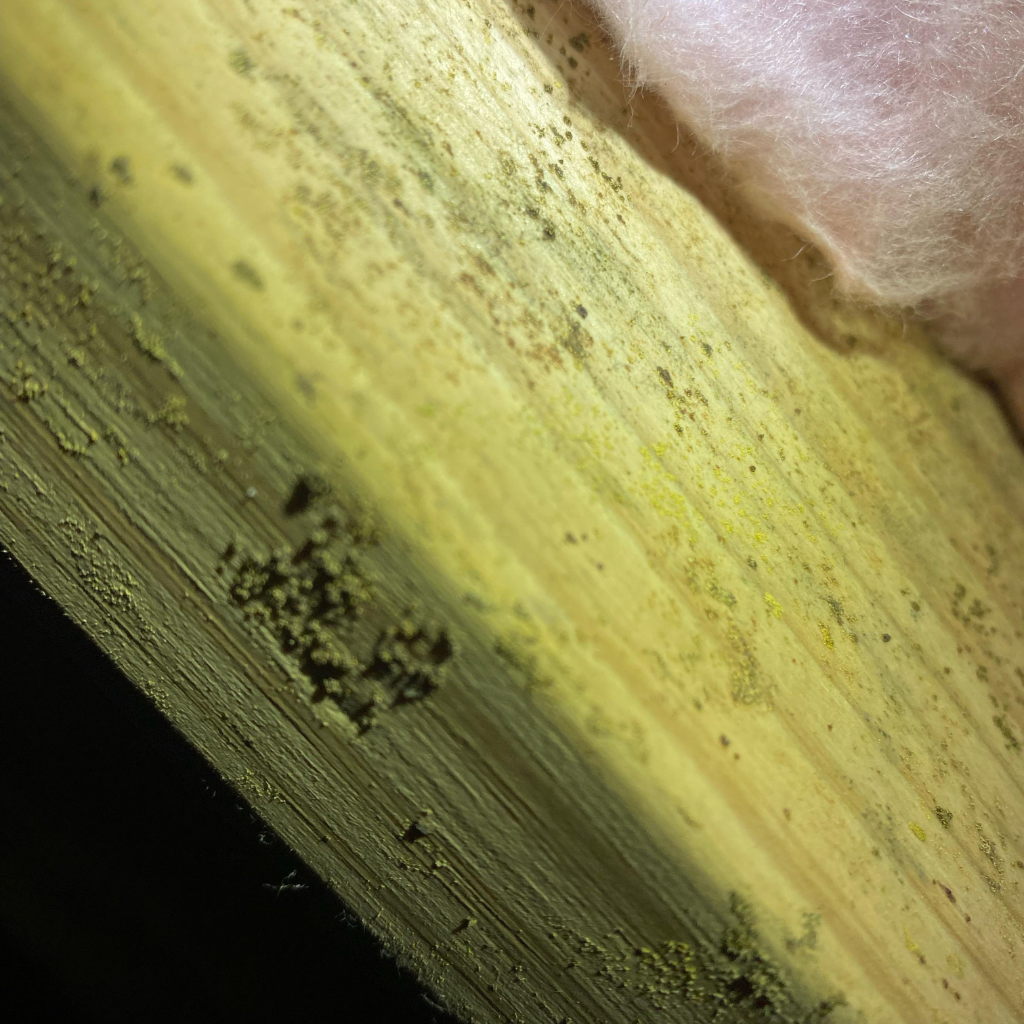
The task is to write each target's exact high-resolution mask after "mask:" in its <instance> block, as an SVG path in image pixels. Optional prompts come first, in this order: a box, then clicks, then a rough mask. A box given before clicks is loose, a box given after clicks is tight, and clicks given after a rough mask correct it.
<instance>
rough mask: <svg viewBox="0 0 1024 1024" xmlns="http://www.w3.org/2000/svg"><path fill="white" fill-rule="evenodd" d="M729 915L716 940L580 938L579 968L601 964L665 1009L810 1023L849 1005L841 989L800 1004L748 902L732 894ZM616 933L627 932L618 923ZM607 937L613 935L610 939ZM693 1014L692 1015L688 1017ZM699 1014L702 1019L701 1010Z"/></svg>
mask: <svg viewBox="0 0 1024 1024" xmlns="http://www.w3.org/2000/svg"><path fill="white" fill-rule="evenodd" d="M729 910H730V915H731V921H730V923H728V924H727V925H726V926H725V927H723V929H722V931H721V933H720V935H719V938H718V940H717V941H716V942H709V941H705V940H698V941H697V942H696V943H695V944H692V945H691V944H690V943H688V942H680V941H676V940H669V941H666V942H662V943H660V944H658V945H657V946H654V947H650V946H639V947H633V948H631V949H630V948H627V949H625V950H623V949H621V948H620V949H619V950H616V949H613V948H609V947H608V946H605V945H603V944H602V943H598V942H595V941H594V940H593V939H590V938H583V939H581V940H580V941H579V946H578V948H579V952H580V955H581V958H582V959H579V960H576V961H574V962H573V964H572V965H571V966H573V967H574V968H582V969H588V968H592V967H593V965H594V964H596V963H597V962H598V961H603V963H602V965H601V966H600V967H599V968H598V969H597V974H598V976H602V977H606V978H608V979H609V980H614V981H615V982H616V983H617V984H618V985H619V986H621V987H624V988H627V989H629V990H630V991H631V992H633V993H634V994H635V995H636V996H637V997H638V998H640V999H642V1000H643V1001H644V1002H647V1003H649V1004H650V1006H651V1007H652V1009H654V1010H657V1011H660V1012H672V1011H676V1012H679V1011H680V1010H682V1009H683V1007H684V1006H685V1007H688V1008H689V1010H690V1012H692V1010H693V1009H694V1008H695V1006H696V1005H700V1006H703V1007H706V1008H707V1010H708V1013H709V1016H710V1019H712V1020H723V1021H730V1020H750V1019H753V1016H754V1015H756V1017H757V1019H758V1020H764V1021H766V1022H774V1024H811V1022H815V1021H825V1020H827V1019H828V1018H829V1017H830V1015H831V1013H832V1011H833V1010H835V1009H837V1008H838V1007H840V1006H844V1005H846V1000H845V999H844V998H843V996H841V995H835V996H832V997H831V998H829V999H824V1000H822V1001H820V1002H818V1003H817V1004H816V1005H814V1006H813V1007H812V1008H811V1009H809V1010H808V1009H807V1008H806V1007H802V1006H801V1005H800V1002H801V1001H800V1000H799V999H798V997H797V996H796V994H795V993H794V991H793V990H792V987H791V986H790V984H789V982H788V981H787V980H786V978H785V976H784V975H783V973H782V970H781V968H780V967H779V966H778V965H777V964H776V962H775V961H774V960H773V959H772V958H771V957H770V956H769V954H768V953H766V952H765V950H764V947H763V943H762V941H761V938H760V935H759V934H758V930H757V922H756V919H755V917H754V913H753V911H752V909H751V907H750V905H749V904H748V903H747V902H746V901H745V900H743V899H742V898H741V897H740V896H738V895H737V894H736V893H732V894H731V897H730V904H729ZM613 935H618V936H619V937H620V938H621V937H624V936H623V933H622V932H621V931H619V930H616V932H615V933H613ZM611 937H612V936H611V935H610V936H608V937H607V938H611ZM687 1019H689V1017H687ZM701 1019H704V1018H703V1017H702V1018H701Z"/></svg>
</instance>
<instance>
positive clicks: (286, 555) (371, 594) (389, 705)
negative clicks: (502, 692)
mask: <svg viewBox="0 0 1024 1024" xmlns="http://www.w3.org/2000/svg"><path fill="white" fill-rule="evenodd" d="M317 490H318V488H317V485H316V483H315V482H314V483H311V482H310V481H309V480H306V479H301V480H300V481H299V482H298V484H296V487H295V490H294V491H293V493H292V497H291V498H290V499H289V503H288V505H286V508H290V509H292V510H295V509H297V508H301V509H304V508H305V507H306V506H307V505H308V504H309V503H310V502H309V498H310V496H311V495H313V494H315V493H316V492H317ZM378 542H379V531H378V529H377V527H376V526H375V524H374V523H373V522H372V520H370V519H369V518H368V517H366V516H363V515H358V514H346V513H345V512H343V511H341V510H338V509H335V510H332V511H330V512H329V513H328V514H327V515H326V516H324V517H323V518H322V519H320V521H319V524H318V525H317V526H316V528H315V529H312V530H310V531H309V532H308V534H307V536H306V537H305V538H304V540H303V541H302V542H301V543H299V544H298V545H296V546H294V547H290V546H282V547H279V548H277V549H275V550H274V551H273V552H272V553H271V554H270V555H269V556H260V555H253V554H242V553H241V552H240V551H239V549H238V546H237V544H236V543H234V542H233V543H232V544H230V545H229V546H228V548H227V549H226V550H225V552H224V554H223V556H222V566H221V571H222V572H223V571H224V570H225V569H230V570H231V576H230V582H229V592H230V595H231V598H232V600H233V601H234V602H235V603H236V604H237V605H238V606H239V607H240V608H241V609H242V611H243V612H244V614H245V616H246V618H248V619H249V620H251V621H253V622H255V623H259V624H261V625H263V626H265V627H266V628H267V629H269V630H270V632H271V633H272V634H273V635H274V637H275V638H276V640H277V641H278V643H279V645H280V649H281V651H282V652H283V653H285V654H287V655H288V656H289V658H290V659H291V660H292V662H293V664H294V665H295V668H296V669H297V671H298V672H299V673H300V674H301V675H302V676H303V677H304V678H305V679H306V680H307V681H308V682H309V683H311V684H312V687H313V693H312V699H313V700H314V701H315V702H320V701H323V700H330V701H331V702H333V703H334V704H335V705H336V706H337V707H338V708H339V709H340V710H341V711H343V712H344V713H345V714H346V715H347V716H348V717H349V719H351V720H352V721H353V722H354V723H356V724H357V725H358V726H359V728H360V730H361V731H365V730H366V729H368V728H370V726H371V725H373V723H374V721H375V720H376V718H377V716H378V714H379V713H380V712H381V711H386V710H391V709H394V708H396V707H398V706H400V705H403V704H410V703H414V702H417V701H421V700H423V699H424V698H425V697H427V696H429V695H430V694H432V693H433V692H434V691H435V690H436V689H437V688H438V686H440V685H441V683H442V681H443V678H444V675H445V671H446V667H447V665H448V663H449V662H450V661H451V659H452V657H453V656H454V653H455V648H454V644H453V642H452V639H451V636H450V634H449V631H448V629H447V628H446V627H444V626H442V625H439V624H436V623H431V622H429V621H426V620H424V619H422V618H421V617H420V616H419V615H418V612H417V609H416V608H415V607H414V606H413V607H408V608H406V609H404V610H403V612H402V613H401V614H399V615H398V616H394V615H389V614H388V613H387V611H386V609H385V608H384V607H383V605H382V603H381V601H380V599H379V595H378V591H377V587H376V583H375V578H376V574H375V573H374V572H373V571H372V569H370V568H369V566H368V564H367V557H366V549H367V548H369V547H373V546H375V545H376V544H377V543H378Z"/></svg>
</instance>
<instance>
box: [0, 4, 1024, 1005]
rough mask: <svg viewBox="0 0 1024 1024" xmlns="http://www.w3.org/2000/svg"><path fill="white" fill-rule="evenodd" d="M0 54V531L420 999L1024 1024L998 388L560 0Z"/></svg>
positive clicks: (52, 15) (1023, 479)
mask: <svg viewBox="0 0 1024 1024" xmlns="http://www.w3.org/2000/svg"><path fill="white" fill-rule="evenodd" d="M0 47H2V50H0V74H2V87H3V101H4V116H3V125H2V131H3V140H2V141H3V143H4V145H3V151H2V162H3V206H2V209H0V214H2V218H3V221H2V226H3V265H2V269H3V275H4V280H3V300H2V301H3V307H2V312H3V321H2V323H3V331H4V349H3V370H2V382H3V391H4V399H5V401H4V407H3V408H4V416H3V434H2V438H0V450H2V453H3V480H2V490H0V500H2V509H3V514H4V526H3V542H4V544H5V546H7V547H8V548H9V550H11V551H12V552H13V553H14V555H15V556H16V557H17V558H18V559H19V560H20V561H21V562H22V563H23V564H24V565H26V566H27V567H28V568H29V569H30V571H31V572H32V573H33V574H34V576H35V578H36V579H37V580H38V581H39V583H40V584H41V585H42V586H43V587H44V588H45V589H46V590H47V592H48V593H50V594H51V595H53V596H54V597H55V598H56V599H57V600H58V601H59V602H60V603H61V604H62V605H63V607H64V608H65V609H66V610H67V611H68V612H69V614H71V615H72V616H73V617H74V618H75V619H76V620H77V621H78V622H80V623H81V624H83V625H84V626H85V628H86V629H87V630H88V631H89V633H90V634H91V635H92V636H93V637H94V638H95V639H96V641H97V642H98V643H99V644H101V645H102V646H103V648H104V649H105V650H106V651H108V652H109V653H110V654H111V655H112V657H113V658H114V659H115V660H116V661H117V663H118V664H119V665H120V666H121V667H122V668H123V669H124V671H125V672H126V673H127V675H128V676H129V677H130V678H131V679H132V680H133V681H134V682H135V683H136V684H137V685H138V686H140V687H141V688H143V689H144V690H145V692H147V693H148V694H149V695H150V697H151V698H152V699H153V700H154V701H155V702H156V703H157V705H158V706H159V707H160V709H161V710H162V711H163V712H164V713H165V714H166V715H167V716H168V717H169V718H170V719H171V721H173V722H174V723H175V725H176V726H177V727H178V728H179V729H180V730H181V731H182V732H183V733H184V735H185V736H186V737H187V738H188V739H189V740H190V741H191V742H192V743H194V744H195V745H196V746H197V747H198V749H199V750H200V751H202V753H203V754H204V755H205V756H206V757H207V758H208V760H209V761H210V762H211V764H213V765H214V766H215V767H216V768H217V769H218V770H219V771H220V772H221V773H222V774H223V776H224V777H225V778H226V779H228V780H230V781H231V782H233V783H234V784H235V785H236V786H237V787H238V789H239V790H240V791H241V792H242V793H243V794H244V795H245V796H246V798H247V799H248V800H249V801H250V802H251V803H252V805H253V806H254V807H255V808H256V809H257V810H258V811H259V813H260V814H261V815H263V816H264V817H265V818H266V820H267V821H268V822H269V823H270V824H271V825H272V826H273V827H274V828H275V829H276V830H277V831H278V833H279V834H280V835H281V836H282V837H283V838H284V839H285V840H287V842H289V843H290V844H291V845H292V846H293V847H294V848H295V849H296V850H297V851H298V852H299V854H300V855H301V856H302V857H303V858H304V859H305V860H306V861H307V862H308V863H309V864H310V865H311V866H312V867H313V868H314V869H315V870H316V871H317V872H319V873H320V874H321V875H322V876H323V877H324V878H325V879H327V880H328V881H329V882H330V884H331V885H332V886H333V887H334V888H335V889H336V890H337V892H338V893H339V894H340V895H341V896H342V897H343V898H344V899H345V900H346V901H347V902H348V903H349V904H350V905H351V906H352V907H353V908H354V909H355V910H356V912H357V913H358V914H359V915H360V916H361V917H362V918H363V919H364V920H365V921H367V922H368V923H369V925H370V927H371V928H372V929H373V930H374V931H375V933H376V934H378V935H379V936H381V938H382V940H383V941H384V942H385V944H386V946H387V947H388V948H389V949H391V950H392V951H394V952H396V953H397V954H398V955H399V956H400V957H401V958H402V960H403V962H405V963H408V964H410V965H411V966H412V967H413V968H414V969H415V970H416V971H417V972H418V973H419V975H420V977H421V978H422V979H423V980H424V982H425V983H426V984H427V985H428V986H429V987H430V989H431V991H432V992H433V993H434V995H435V997H436V999H437V1001H438V1002H439V1003H440V1004H443V1005H445V1006H446V1007H448V1008H449V1009H451V1010H452V1011H453V1012H455V1013H457V1014H458V1015H460V1016H461V1017H462V1018H464V1019H465V1020H467V1021H470V1020H476V1021H481V1022H482V1021H505V1020H514V1021H523V1022H528V1024H535V1022H538V1024H539V1022H552V1024H558V1022H569V1021H572V1022H575V1024H581V1022H614V1024H620V1022H621V1024H633V1022H634V1021H643V1022H658V1021H673V1022H675V1021H684V1022H705V1021H711V1020H720V1021H730V1020H736V1021H755V1020H757V1021H761V1020H770V1021H776V1022H796V1021H800V1022H804V1021H819V1020H829V1021H832V1022H835V1024H844V1022H854V1021H857V1022H865V1024H888V1022H908V1024H909V1022H914V1024H916V1022H921V1024H925V1022H927V1024H959V1022H978V1024H1002V1022H1006V1024H1009V1022H1012V1021H1019V1020H1021V1019H1024V968H1022V963H1024V899H1022V892H1021V888H1022V882H1024V859H1022V858H1024V843H1022V836H1024V788H1022V780H1024V750H1022V744H1024V455H1022V452H1021V449H1020V447H1019V445H1018V444H1017V442H1016V441H1015V439H1014V437H1013V436H1012V434H1011V431H1010V429H1009V428H1008V426H1007V423H1006V422H1005V420H1004V418H1003V416H1002V415H1001V412H1000V410H999V409H998V408H997V407H996V405H995V403H994V401H993V399H992V397H991V395H990V393H989V392H988V391H987V390H986V389H985V388H984V387H983V386H982V385H981V384H980V383H978V382H976V381H974V380H971V379H970V378H969V377H967V376H966V375H964V374H963V373H961V372H960V371H958V370H957V369H956V368H955V367H953V366H951V365H950V364H948V363H947V362H946V361H944V360H943V359H942V357H941V356H940V355H939V354H937V353H936V352H935V351H934V350H933V347H932V346H931V345H930V343H929V342H928V340H927V338H926V337H925V336H924V335H923V334H922V333H921V332H920V330H919V329H918V328H916V327H914V326H912V325H908V324H906V323H904V322H902V321H900V320H898V319H886V318H884V317H882V316H880V315H876V314H873V313H867V312H863V311H858V310H856V309H852V308H849V307H847V306H844V305H843V304H842V303H841V302H838V301H837V300H836V299H835V298H834V297H833V296H832V293H831V287H830V282H829V280H828V278H827V270H826V269H825V268H824V267H823V266H822V264H821V262H820V260H819V259H818V257H817V256H816V255H815V254H814V253H813V251H811V250H809V249H802V248H801V243H800V241H799V240H798V239H795V238H794V237H793V236H792V235H790V234H788V233H787V232H786V231H784V230H782V229H779V228H778V227H776V226H773V225H770V224H765V223H762V222H760V221H758V220H757V218H756V217H754V216H753V215H752V214H751V212H750V211H749V210H747V209H746V208H745V207H744V205H743V203H742V202H741V201H740V200H739V199H738V198H737V196H736V195H735V194H734V193H733V192H732V191H731V190H730V188H729V186H728V184H727V183H726V182H725V181H724V180H723V176H722V175H721V173H720V172H719V171H718V169H717V168H716V167H715V165H714V163H713V161H711V160H710V159H708V158H707V157H705V156H704V155H702V154H701V153H699V152H698V151H697V149H696V147H695V146H694V144H693V143H692V141H691V140H689V139H688V138H687V137H686V135H685V133H683V132H681V131H680V130H679V129H678V128H677V127H676V126H675V124H674V123H673V122H672V120H671V118H670V117H669V115H668V114H667V112H666V111H665V110H664V108H663V107H662V106H661V104H660V103H659V102H658V100H657V98H656V97H654V96H650V95H643V94H639V93H634V92H633V91H632V90H631V89H630V87H629V85H628V84H624V83H623V76H622V74H621V70H620V68H619V65H618V63H617V61H616V58H615V56H614V54H613V53H612V51H611V50H610V48H609V46H608V45H607V42H606V40H605V39H604V38H603V36H602V33H601V32H600V30H599V28H598V27H597V26H596V25H595V24H594V23H593V21H592V19H591V18H590V16H589V15H588V14H587V12H586V11H585V10H578V9H573V8H572V7H571V6H570V5H567V4H562V3H557V2H551V3H533V4H530V5H526V4H516V3H511V4H506V3H502V2H497V0H473V2H453V0H442V2H438V3H430V4H427V3H415V2H410V3H395V2H394V0H382V2H379V3H356V2H345V0H334V2H330V3H327V2H319V0H295V2H294V3H292V4H287V5H264V4H261V3H256V2H253V0H250V2H245V0H176V2H175V3H171V4H166V3H165V4H158V3H154V2H140V0H131V2H129V0H104V2H98V0H31V2H30V0H20V2H19V0H8V2H7V3H6V4H4V5H3V9H2V24H0ZM3 685H31V680H26V679H19V680H6V681H5V682H4V683H3ZM74 784H75V780H74V779H68V786H69V787H73V786H74ZM338 999H339V1016H340V1017H342V1016H344V1011H345V993H344V992H339V994H338Z"/></svg>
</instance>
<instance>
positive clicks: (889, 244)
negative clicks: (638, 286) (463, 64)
mask: <svg viewBox="0 0 1024 1024" xmlns="http://www.w3.org/2000/svg"><path fill="white" fill-rule="evenodd" d="M593 2H594V5H595V6H596V8H597V9H598V10H599V11H600V12H601V13H602V15H603V19H602V20H603V22H604V24H605V26H606V27H607V29H608V30H609V32H610V33H611V35H612V36H613V38H614V39H615V40H616V41H617V42H618V44H619V46H620V48H621V51H622V55H623V59H624V61H625V62H626V63H627V64H628V65H629V67H630V71H631V75H632V76H633V77H634V78H635V79H636V80H637V81H638V82H640V83H643V84H645V85H649V86H652V87H654V88H656V89H657V90H658V91H659V92H660V93H661V95H662V96H664V98H665V99H666V100H667V101H668V103H669V104H670V106H671V107H672V108H673V110H674V112H675V113H676V115H677V116H678V117H679V119H680V120H681V121H682V122H684V123H685V124H687V125H688V126H689V127H690V129H691V130H692V131H693V132H694V133H695V134H696V135H697V137H699V138H700V139H701V140H702V141H703V142H704V143H705V144H706V145H707V146H708V147H709V148H710V149H711V150H713V151H714V152H716V153H717V154H718V155H719V157H720V158H721V159H722V160H723V162H724V163H725V165H726V166H727V167H728V169H729V170H730V171H731V173H732V174H733V175H735V177H736V179H737V181H738V182H739V183H740V184H741V186H742V187H743V189H744V191H745V192H746V194H747V195H748V196H749V197H750V198H751V199H752V200H753V201H754V202H755V203H756V204H758V205H759V206H760V207H761V209H762V210H764V211H765V212H766V213H768V214H769V215H770V216H772V217H774V218H775V219H777V220H780V221H782V222H784V223H786V224H788V225H789V226H791V227H792V228H794V229H795V230H796V231H797V232H798V233H800V234H802V235H803V236H804V237H806V238H809V239H811V240H812V241H814V242H815V243H816V244H817V245H818V246H819V247H820V248H821V249H822V250H823V251H824V252H825V253H826V254H827V255H828V257H829V258H830V260H831V262H832V264H833V266H834V268H835V278H836V283H837V285H838V287H839V288H840V289H841V290H842V291H844V292H846V293H848V294H851V295H854V296H857V297H860V298H863V299H867V300H869V301H871V302H875V303H879V304H881V305H884V306H900V307H905V306H911V307H914V308H915V309H916V310H918V311H920V312H922V313H925V314H927V315H929V316H940V323H941V324H942V325H943V335H944V339H945V341H946V344H947V346H948V347H949V348H950V350H951V351H952V352H953V353H954V354H956V355H957V356H959V357H960V358H962V359H964V360H966V361H967V362H969V363H970V364H971V365H972V366H975V367H978V368H981V369H985V370H988V371H989V372H990V373H991V374H992V376H993V377H994V378H995V379H996V380H997V381H998V382H1001V383H1002V384H1003V386H1004V387H1005V388H1006V391H1007V396H1008V398H1009V399H1010V401H1011V404H1013V405H1015V406H1016V411H1017V415H1018V418H1019V419H1020V420H1021V421H1022V422H1024V2H1021V0H898V2H894V0H835V2H833V0H593Z"/></svg>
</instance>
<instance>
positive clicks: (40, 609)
mask: <svg viewBox="0 0 1024 1024" xmlns="http://www.w3.org/2000/svg"><path fill="white" fill-rule="evenodd" d="M0 631H2V641H3V654H2V665H3V671H2V674H0V680H2V681H0V964H2V973H3V975H4V976H5V978H6V980H5V982H4V983H3V985H2V986H0V1019H3V1020H5V1021H10V1022H14V1021H18V1022H21V1021H47V1022H54V1021H65V1020H73V1021H76V1022H83V1024H92V1022H121V1021H124V1022H129V1021H130V1022H132V1024H137V1022H139V1021H147V1022H157V1021H176V1022H183V1021H188V1022H201V1021H214V1020H216V1021H218V1022H220V1024H224V1022H228V1021H262V1020H282V1021H288V1022H289V1024H299V1022H314V1021H336V1020H348V1021H368V1022H391V1021H395V1022H398V1021H401V1022H403V1024H452V1018H450V1017H448V1016H447V1015H445V1014H443V1013H442V1012H440V1011H438V1010H436V1009H434V1008H433V1007H432V1006H431V1004H429V1003H428V1002H427V1001H426V999H425V997H424V995H423V993H422V990H421V989H420V987H419V986H418V985H417V984H416V982H415V980H414V979H413V978H412V977H410V976H409V975H408V974H407V973H405V972H403V971H400V970H398V968H397V967H396V965H395V964H394V963H393V962H392V961H390V960H388V959H386V958H384V957H383V956H382V955H381V951H380V948H379V946H378V945H377V943H376V942H375V941H374V940H373V938H372V937H371V936H370V935H369V934H368V933H367V932H366V931H365V930H364V929H363V928H362V927H361V926H359V925H357V924H356V923H355V922H354V921H353V920H352V919H351V918H350V917H349V915H348V914H347V913H346V911H345V907H344V906H343V905H342V904H341V903H340V902H339V901H338V900H337V898H336V897H335V896H334V895H333V894H332V893H331V892H330V891H329V890H328V889H327V888H326V887H325V886H324V885H322V884H321V883H319V882H318V880H317V879H316V878H315V877H313V876H312V875H311V874H310V873H309V872H308V871H306V870H305V869H304V867H303V866H302V864H301V863H300V862H299V861H298V860H297V859H296V857H295V856H294V855H293V854H292V853H291V851H290V850H288V849H287V848H285V847H284V846H283V844H281V843H280V842H279V841H278V840H277V839H276V838H274V837H273V836H272V835H271V834H270V833H269V832H268V831H267V830H266V828H265V826H264V825H263V823H262V822H261V821H260V820H259V819H258V818H257V817H256V816H255V815H254V814H253V813H252V811H251V810H250V809H249V808H248V807H247V806H246V805H245V803H244V802H243V801H242V800H241V799H240V798H239V796H238V795H237V794H236V793H234V792H233V791H232V790H231V789H229V788H228V787H227V786H226V785H224V784H223V783H222V782H221V781H220V780H219V779H218V778H217V777H216V776H215V775H214V774H213V773H212V772H211V770H210V769H209V767H208V766H207V765H206V763H205V762H204V761H203V760H202V758H200V757H199V755H198V754H197V753H196V752H195V751H194V750H193V749H192V748H191V747H189V746H188V745H187V743H186V742H185V741H184V739H182V737H181V736H179V735H178V734H177V733H176V732H175V731H174V730H173V729H172V728H171V726H170V725H169V724H168V723H167V722H166V721H165V720H164V719H163V718H162V717H161V716H160V715H159V714H158V713H157V712H156V711H155V710H154V709H153V708H152V707H151V706H150V705H149V704H148V703H147V702H146V701H145V699H144V698H143V697H142V696H141V695H140V694H139V693H138V692H137V691H136V690H135V689H134V688H133V687H132V686H131V684H130V683H129V682H128V681H127V680H126V679H125V678H124V677H123V676H122V675H121V674H120V673H119V672H118V671H117V669H116V668H115V667H114V666H113V665H112V664H111V663H110V662H109V661H108V660H107V659H106V658H105V656H104V655H102V654H101V653H100V652H99V650H98V649H97V648H96V647H95V646H94V645H93V644H92V643H90V641H89V640H88V639H86V637H85V636H84V634H83V633H81V631H80V630H78V628H77V627H76V626H74V625H73V624H72V623H71V622H70V621H69V620H68V619H67V618H66V617H65V616H64V614H63V612H61V610H60V609H59V608H58V606H57V605H56V604H54V603H53V602H52V601H50V600H49V599H48V598H46V597H45V596H43V595H42V594H41V593H40V592H39V591H38V590H37V589H36V588H35V587H34V585H33V584H32V582H31V580H30V578H29V577H28V576H27V575H26V574H25V573H24V571H23V570H22V569H21V567H20V566H18V565H17V564H16V563H14V562H13V561H12V560H11V559H10V558H9V557H8V556H7V554H6V552H0ZM289 886H290V888H289Z"/></svg>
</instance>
